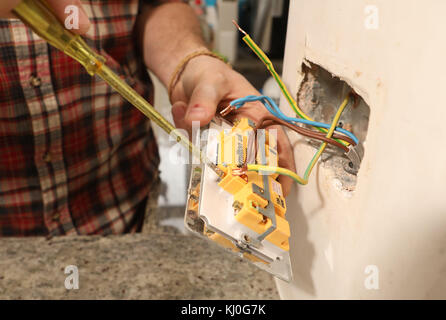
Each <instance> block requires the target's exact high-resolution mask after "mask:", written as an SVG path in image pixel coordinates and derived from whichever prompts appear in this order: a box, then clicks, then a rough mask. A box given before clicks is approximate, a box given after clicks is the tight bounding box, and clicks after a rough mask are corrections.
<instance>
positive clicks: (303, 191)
mask: <svg viewBox="0 0 446 320" xmlns="http://www.w3.org/2000/svg"><path fill="white" fill-rule="evenodd" d="M367 5H375V6H376V8H377V9H378V10H379V11H378V13H379V27H378V29H376V30H375V29H371V30H370V29H366V27H365V21H366V19H367V17H368V16H369V15H368V14H366V13H365V8H366V6H367ZM445 13H446V1H442V0H437V1H436V0H430V1H421V0H412V1H408V0H390V1H389V0H371V1H370V0H368V1H364V0H336V1H330V0H312V1H309V0H291V8H290V19H289V27H288V35H287V47H286V55H285V62H284V80H285V83H286V84H287V85H288V86H289V87H290V89H291V91H293V93H294V94H295V95H296V92H297V90H298V88H299V84H300V82H301V81H302V75H301V74H300V68H301V67H300V66H301V64H302V61H303V59H304V58H305V59H308V60H310V61H312V62H314V63H316V64H319V65H321V66H323V67H324V68H325V69H327V70H329V71H331V72H332V73H334V74H336V75H337V76H339V77H341V79H343V80H345V81H346V82H347V83H349V84H350V85H351V86H352V87H353V88H354V89H355V90H356V91H357V92H358V93H359V94H360V95H361V96H362V97H363V98H364V100H365V101H366V102H367V103H368V105H369V106H370V110H371V113H370V123H369V128H368V134H367V140H366V143H365V158H364V159H363V162H362V166H361V169H360V171H359V174H358V183H357V186H356V190H355V191H354V194H353V196H352V197H347V196H346V193H345V192H342V190H340V189H339V188H337V187H336V186H335V183H334V178H333V177H332V176H331V174H330V172H329V170H326V169H325V168H323V167H322V166H319V165H318V166H317V167H316V168H315V170H314V172H313V175H312V177H311V179H310V183H309V185H308V186H297V187H296V188H295V189H294V190H293V193H292V194H291V195H290V196H289V197H288V206H289V209H288V214H287V216H288V219H289V220H290V224H291V229H292V241H291V248H292V249H291V257H292V264H293V271H294V277H295V279H294V282H293V283H291V284H286V283H284V282H282V281H280V280H278V281H277V284H278V288H279V291H280V294H281V297H282V298H340V299H344V298H384V299H387V298H403V299H405V298H443V299H444V298H446V149H445V146H446V143H445V141H443V139H444V138H445V137H446V126H445V125H444V124H445V121H446V104H445V101H444V93H445V92H446V81H445V76H446V37H445V30H446V19H444V15H445ZM281 107H282V109H283V110H286V111H287V112H288V113H289V114H291V112H290V108H289V106H288V105H287V104H286V103H285V100H282V104H281ZM292 139H293V140H294V141H296V140H297V138H296V137H295V136H293V137H292ZM313 153H314V149H312V148H310V147H308V146H306V145H304V144H297V145H296V149H295V157H296V164H297V168H298V170H299V172H302V171H303V170H304V168H305V166H306V164H307V162H308V161H309V159H310V157H311V156H312V154H313ZM369 265H374V266H376V267H377V268H378V271H379V289H378V290H373V289H367V288H366V286H365V281H366V280H367V276H368V275H367V274H366V273H365V269H366V268H367V266H369ZM369 280H370V279H369Z"/></svg>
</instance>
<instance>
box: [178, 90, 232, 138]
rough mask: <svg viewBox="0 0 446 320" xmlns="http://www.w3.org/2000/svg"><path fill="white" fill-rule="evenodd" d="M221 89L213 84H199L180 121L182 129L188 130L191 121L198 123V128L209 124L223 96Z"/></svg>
mask: <svg viewBox="0 0 446 320" xmlns="http://www.w3.org/2000/svg"><path fill="white" fill-rule="evenodd" d="M221 88H222V86H221V85H220V84H215V83H200V84H198V85H197V86H196V87H195V88H194V90H193V91H192V94H191V97H190V99H189V103H188V105H187V108H186V112H185V113H184V117H183V119H182V124H183V125H184V127H182V128H183V129H189V128H190V127H191V126H192V122H193V121H199V122H200V126H204V125H206V124H208V123H209V122H211V120H212V119H213V118H214V116H215V112H216V111H217V106H218V104H219V103H220V101H221V100H222V99H223V96H224V92H223V90H222V89H221Z"/></svg>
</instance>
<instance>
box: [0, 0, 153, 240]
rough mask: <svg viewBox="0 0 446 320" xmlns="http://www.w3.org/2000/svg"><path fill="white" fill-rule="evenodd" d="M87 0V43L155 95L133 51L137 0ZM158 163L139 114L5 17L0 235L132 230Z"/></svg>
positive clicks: (0, 49)
mask: <svg viewBox="0 0 446 320" xmlns="http://www.w3.org/2000/svg"><path fill="white" fill-rule="evenodd" d="M83 4H84V7H85V10H86V11H87V13H88V15H89V17H90V19H91V22H92V26H91V28H90V30H89V32H88V34H87V35H86V36H85V40H86V41H87V43H88V44H89V45H90V46H92V47H93V48H94V49H96V50H97V51H98V52H99V53H100V54H101V55H103V56H104V57H106V59H107V64H108V65H109V66H110V67H111V68H112V69H113V70H114V71H115V72H116V73H118V74H119V75H120V76H121V77H122V78H123V79H125V80H126V81H127V82H128V83H129V84H130V85H131V86H132V87H133V88H134V89H135V90H137V91H138V92H139V93H140V94H142V95H143V96H144V97H146V98H147V99H148V100H149V101H151V100H153V88H152V85H151V82H150V79H149V77H148V75H147V73H146V69H145V67H144V65H143V64H142V59H141V58H140V56H139V54H138V50H136V48H135V44H136V41H135V39H134V36H135V35H134V34H133V29H134V25H135V20H136V17H137V14H138V11H139V2H138V0H127V1H121V0H90V1H84V2H83ZM158 163H159V157H158V151H157V146H156V143H155V140H154V136H153V133H152V130H151V128H150V122H149V121H148V120H147V119H146V118H145V117H144V116H143V115H142V114H141V113H140V112H139V111H138V110H136V109H135V108H134V107H133V106H131V105H129V104H128V103H127V102H126V101H124V100H123V99H122V98H121V97H120V96H119V95H118V94H117V93H116V92H114V91H113V89H111V88H110V87H109V86H108V85H107V84H106V83H105V82H104V81H102V80H101V79H100V78H98V77H91V76H90V75H88V74H87V73H86V71H85V70H84V69H83V68H82V67H81V65H80V64H79V63H77V62H76V61H74V60H73V59H71V58H69V57H68V56H66V55H64V54H63V53H61V52H60V51H58V50H57V49H55V48H52V47H50V46H49V45H48V44H47V43H46V42H45V41H43V40H42V39H40V38H39V37H38V36H37V35H36V34H34V33H33V32H32V31H31V30H30V29H29V28H27V27H25V26H24V25H23V24H22V23H21V22H20V21H18V20H6V19H2V20H0V235H2V236H26V235H47V236H55V235H63V234H67V235H68V234H112V233H122V232H128V231H134V229H135V226H134V225H133V221H134V219H133V218H134V214H135V210H136V209H135V208H136V207H137V206H138V204H141V203H142V201H143V200H145V199H146V198H147V196H148V194H149V191H150V188H151V186H152V185H153V181H155V180H156V179H157V175H158Z"/></svg>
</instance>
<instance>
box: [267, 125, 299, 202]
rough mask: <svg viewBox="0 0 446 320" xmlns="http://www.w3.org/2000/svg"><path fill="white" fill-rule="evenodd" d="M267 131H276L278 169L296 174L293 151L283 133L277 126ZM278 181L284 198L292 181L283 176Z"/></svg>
mask: <svg viewBox="0 0 446 320" xmlns="http://www.w3.org/2000/svg"><path fill="white" fill-rule="evenodd" d="M268 129H276V130H277V149H278V150H277V151H278V153H279V167H281V168H286V169H289V170H291V171H293V172H296V166H295V162H294V155H293V149H292V147H291V143H290V141H289V139H288V136H287V135H286V133H285V131H284V130H283V129H282V128H281V127H279V126H271V127H268ZM278 180H279V182H280V183H281V185H282V191H283V194H284V196H285V197H286V196H287V195H288V194H289V192H290V190H291V187H292V185H293V183H294V180H293V179H291V178H289V177H287V176H283V175H281V176H279V178H278Z"/></svg>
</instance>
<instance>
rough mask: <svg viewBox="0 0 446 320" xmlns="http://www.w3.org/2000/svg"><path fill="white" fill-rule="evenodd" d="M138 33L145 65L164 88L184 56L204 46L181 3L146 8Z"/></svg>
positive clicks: (190, 14)
mask: <svg viewBox="0 0 446 320" xmlns="http://www.w3.org/2000/svg"><path fill="white" fill-rule="evenodd" d="M138 31H139V32H140V43H141V46H142V48H141V49H142V51H143V57H144V62H145V64H146V66H147V67H148V68H149V69H150V70H151V71H152V72H153V73H155V75H156V76H157V77H158V78H159V79H160V80H161V81H162V83H163V84H164V85H165V86H168V82H169V80H170V76H171V75H172V73H173V72H174V70H175V68H176V66H177V65H178V64H179V63H180V61H181V60H182V59H183V58H184V57H185V56H186V55H188V54H189V53H192V52H194V51H195V50H198V49H200V48H205V47H206V44H205V41H204V40H203V37H202V33H201V28H200V23H199V21H198V19H197V17H196V15H195V13H194V11H193V10H192V8H191V7H189V6H188V5H187V4H184V3H166V4H163V5H159V6H155V7H152V6H146V7H145V8H144V9H143V12H142V14H141V16H140V21H139V27H138Z"/></svg>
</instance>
